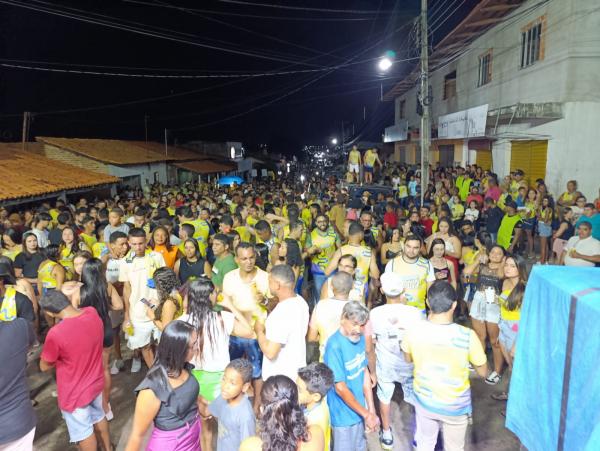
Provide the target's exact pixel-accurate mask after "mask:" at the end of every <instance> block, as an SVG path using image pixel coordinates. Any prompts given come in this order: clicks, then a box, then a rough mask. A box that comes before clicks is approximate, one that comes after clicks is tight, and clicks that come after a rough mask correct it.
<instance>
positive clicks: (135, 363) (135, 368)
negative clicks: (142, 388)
mask: <svg viewBox="0 0 600 451" xmlns="http://www.w3.org/2000/svg"><path fill="white" fill-rule="evenodd" d="M141 369H142V359H141V358H139V357H138V358H135V357H134V358H133V360H132V361H131V372H132V373H139V371H140V370H141Z"/></svg>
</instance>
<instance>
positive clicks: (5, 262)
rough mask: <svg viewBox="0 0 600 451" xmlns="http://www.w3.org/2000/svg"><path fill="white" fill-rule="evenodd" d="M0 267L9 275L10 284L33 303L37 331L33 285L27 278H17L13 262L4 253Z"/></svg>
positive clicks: (36, 303) (36, 309)
mask: <svg viewBox="0 0 600 451" xmlns="http://www.w3.org/2000/svg"><path fill="white" fill-rule="evenodd" d="M0 268H1V269H3V270H4V271H5V272H7V273H8V274H9V275H10V285H14V286H15V288H16V289H17V291H18V292H19V293H22V294H24V295H25V296H27V297H28V298H29V300H30V301H31V303H32V304H33V310H34V312H35V314H36V320H35V321H36V322H35V326H36V331H37V329H38V328H37V326H38V324H39V317H38V316H37V315H38V311H39V307H38V301H37V298H36V296H35V291H34V290H33V286H32V285H31V283H29V282H28V281H27V279H23V278H21V279H17V276H16V274H15V267H14V262H13V261H12V260H11V259H10V258H9V257H7V256H5V255H1V256H0Z"/></svg>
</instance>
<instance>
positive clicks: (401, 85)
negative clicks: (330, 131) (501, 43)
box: [383, 0, 525, 101]
mask: <svg viewBox="0 0 600 451" xmlns="http://www.w3.org/2000/svg"><path fill="white" fill-rule="evenodd" d="M524 2H525V0H480V2H479V3H478V4H477V5H476V6H475V7H474V8H473V9H472V10H471V12H470V13H469V14H468V15H467V17H466V18H465V19H464V20H463V21H462V22H460V23H459V24H458V25H457V26H456V27H455V28H454V29H453V30H452V31H450V33H448V34H447V35H446V37H444V39H442V40H441V41H440V42H439V44H437V45H436V46H435V49H434V50H433V52H432V53H431V55H430V56H429V73H430V74H431V73H432V72H435V71H436V70H437V69H438V68H440V67H443V66H444V65H446V64H447V63H448V61H450V60H453V59H455V58H456V57H458V56H460V55H461V54H462V52H463V51H464V49H465V48H467V47H468V46H469V44H471V42H473V41H474V40H475V39H477V38H478V37H479V36H481V35H482V34H484V33H485V32H486V31H488V30H489V29H490V28H492V27H494V26H495V25H497V24H499V23H500V22H502V21H503V20H504V19H505V18H506V16H508V15H510V13H511V12H512V11H514V10H516V9H517V8H518V7H519V6H521V5H522V4H523V3H524ZM419 75H420V69H419V66H418V65H417V66H416V67H415V68H414V69H413V71H412V72H410V73H409V74H408V75H407V76H406V77H404V78H403V79H402V80H400V81H399V82H398V83H396V84H395V85H394V87H393V88H392V89H391V90H389V91H388V92H386V93H385V95H384V96H383V100H385V101H390V100H394V99H395V98H396V97H398V96H401V95H402V94H404V93H405V92H406V91H408V90H410V89H411V88H412V87H414V86H416V84H417V81H418V79H419Z"/></svg>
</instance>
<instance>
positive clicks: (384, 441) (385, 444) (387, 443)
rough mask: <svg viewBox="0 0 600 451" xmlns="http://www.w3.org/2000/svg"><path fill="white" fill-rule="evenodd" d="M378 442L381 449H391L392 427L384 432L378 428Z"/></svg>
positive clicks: (392, 443)
mask: <svg viewBox="0 0 600 451" xmlns="http://www.w3.org/2000/svg"><path fill="white" fill-rule="evenodd" d="M379 444H380V445H381V449H385V450H391V449H392V448H393V447H394V436H393V435H392V428H390V430H389V432H388V433H387V434H386V433H384V432H383V429H380V430H379Z"/></svg>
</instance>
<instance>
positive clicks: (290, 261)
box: [274, 238, 304, 294]
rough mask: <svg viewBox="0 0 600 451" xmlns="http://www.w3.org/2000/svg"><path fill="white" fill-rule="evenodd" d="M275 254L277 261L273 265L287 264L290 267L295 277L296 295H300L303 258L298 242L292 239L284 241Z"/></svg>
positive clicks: (302, 278)
mask: <svg viewBox="0 0 600 451" xmlns="http://www.w3.org/2000/svg"><path fill="white" fill-rule="evenodd" d="M277 252H278V257H279V259H278V262H277V263H274V264H287V265H290V266H291V267H292V269H293V270H294V275H295V276H296V294H300V290H301V288H302V282H303V281H304V276H303V274H304V258H303V255H302V251H301V250H300V245H299V244H298V241H296V240H295V239H293V238H286V239H284V240H283V241H282V242H281V244H280V245H279V249H278V251H277Z"/></svg>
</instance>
